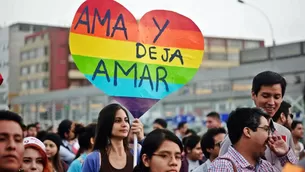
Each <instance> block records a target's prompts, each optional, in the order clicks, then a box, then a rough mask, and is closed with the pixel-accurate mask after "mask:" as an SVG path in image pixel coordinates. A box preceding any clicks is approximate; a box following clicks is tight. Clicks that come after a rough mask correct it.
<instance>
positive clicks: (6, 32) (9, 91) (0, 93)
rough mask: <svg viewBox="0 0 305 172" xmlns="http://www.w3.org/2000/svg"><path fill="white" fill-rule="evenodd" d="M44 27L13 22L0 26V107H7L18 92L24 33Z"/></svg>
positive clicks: (43, 26)
mask: <svg viewBox="0 0 305 172" xmlns="http://www.w3.org/2000/svg"><path fill="white" fill-rule="evenodd" d="M46 27H47V26H45V25H37V24H28V23H15V24H12V25H10V26H7V27H2V28H0V73H1V74H2V76H3V79H4V80H3V84H2V85H1V86H0V108H1V109H7V108H8V106H9V102H10V100H11V99H12V98H13V97H14V96H18V93H19V80H18V79H19V56H20V48H21V47H22V46H23V45H24V37H25V35H28V34H30V33H33V32H37V31H40V30H43V29H44V28H46Z"/></svg>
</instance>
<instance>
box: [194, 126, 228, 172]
mask: <svg viewBox="0 0 305 172" xmlns="http://www.w3.org/2000/svg"><path fill="white" fill-rule="evenodd" d="M225 135H226V130H225V129H224V128H211V129H209V130H208V131H207V132H206V133H205V134H204V135H203V136H202V138H201V141H200V145H201V149H202V152H203V154H204V156H205V158H207V160H206V161H205V162H204V163H203V164H201V165H200V166H199V167H197V168H196V169H195V170H193V171H192V172H205V171H207V170H208V168H209V167H210V165H211V163H212V162H213V161H214V159H216V158H217V157H218V154H219V149H220V143H221V142H222V141H223V140H224V138H225Z"/></svg>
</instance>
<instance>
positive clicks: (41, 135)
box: [36, 130, 48, 141]
mask: <svg viewBox="0 0 305 172" xmlns="http://www.w3.org/2000/svg"><path fill="white" fill-rule="evenodd" d="M47 134H48V132H47V131H45V130H42V131H38V132H37V136H36V138H37V139H39V140H40V141H43V139H44V138H45V136H46V135H47Z"/></svg>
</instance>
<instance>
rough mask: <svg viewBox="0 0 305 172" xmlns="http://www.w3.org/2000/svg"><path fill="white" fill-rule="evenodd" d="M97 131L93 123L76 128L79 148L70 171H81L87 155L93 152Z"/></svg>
mask: <svg viewBox="0 0 305 172" xmlns="http://www.w3.org/2000/svg"><path fill="white" fill-rule="evenodd" d="M95 131H96V124H95V123H92V124H89V125H88V126H86V127H82V128H81V127H79V128H77V127H76V128H75V134H76V135H78V143H79V146H80V147H79V149H78V152H77V154H76V157H75V160H74V161H73V162H72V163H71V164H70V166H69V169H68V172H81V171H82V165H83V163H84V161H85V159H86V157H87V155H88V154H89V153H90V152H92V150H93V144H94V137H95Z"/></svg>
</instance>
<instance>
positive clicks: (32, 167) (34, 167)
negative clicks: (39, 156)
mask: <svg viewBox="0 0 305 172" xmlns="http://www.w3.org/2000/svg"><path fill="white" fill-rule="evenodd" d="M31 170H32V171H35V170H37V164H36V162H35V161H33V162H32V164H31Z"/></svg>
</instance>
